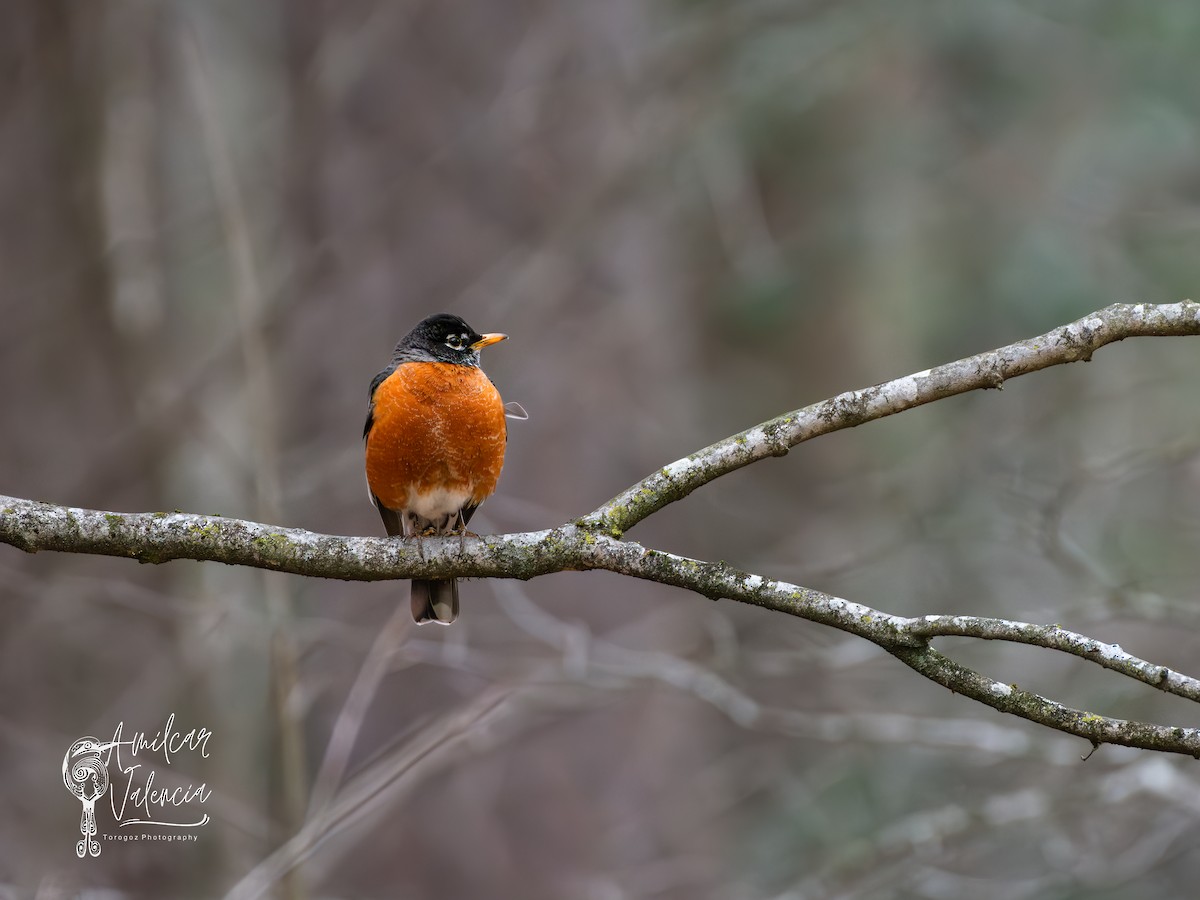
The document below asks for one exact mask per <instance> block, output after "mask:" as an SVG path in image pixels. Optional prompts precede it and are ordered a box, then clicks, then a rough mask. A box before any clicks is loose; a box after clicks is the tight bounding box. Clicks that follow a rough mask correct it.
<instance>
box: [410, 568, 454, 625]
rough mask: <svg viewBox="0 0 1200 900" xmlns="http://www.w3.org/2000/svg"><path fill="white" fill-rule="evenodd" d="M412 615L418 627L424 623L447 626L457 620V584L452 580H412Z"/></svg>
mask: <svg viewBox="0 0 1200 900" xmlns="http://www.w3.org/2000/svg"><path fill="white" fill-rule="evenodd" d="M412 614H413V619H414V620H415V621H416V623H417V624H418V625H424V624H425V623H426V622H437V623H438V624H439V625H449V624H450V623H451V622H453V621H454V620H455V619H457V618H458V582H457V581H455V580H454V579H453V578H444V579H440V580H438V581H426V580H423V579H414V580H413V583H412Z"/></svg>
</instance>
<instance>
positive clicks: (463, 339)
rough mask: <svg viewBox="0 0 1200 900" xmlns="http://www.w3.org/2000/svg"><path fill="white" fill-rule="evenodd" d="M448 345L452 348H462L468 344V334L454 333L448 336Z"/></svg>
mask: <svg viewBox="0 0 1200 900" xmlns="http://www.w3.org/2000/svg"><path fill="white" fill-rule="evenodd" d="M446 346H447V347H449V348H450V349H451V350H461V349H462V348H463V347H465V346H467V336H466V335H465V334H452V335H450V337H448V338H446Z"/></svg>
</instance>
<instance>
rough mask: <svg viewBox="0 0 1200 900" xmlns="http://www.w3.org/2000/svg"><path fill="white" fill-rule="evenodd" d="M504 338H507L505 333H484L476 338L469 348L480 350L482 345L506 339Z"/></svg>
mask: <svg viewBox="0 0 1200 900" xmlns="http://www.w3.org/2000/svg"><path fill="white" fill-rule="evenodd" d="M506 340H508V335H507V334H495V333H493V334H485V335H484V336H483V337H481V338H480V339H479V340H477V341H476V342H475V343H473V344H472V345H471V349H472V350H482V349H483V348H484V347H487V346H489V345H490V344H498V343H500V342H501V341H506Z"/></svg>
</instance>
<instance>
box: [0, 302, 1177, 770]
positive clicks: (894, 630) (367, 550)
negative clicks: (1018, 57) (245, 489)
mask: <svg viewBox="0 0 1200 900" xmlns="http://www.w3.org/2000/svg"><path fill="white" fill-rule="evenodd" d="M1193 334H1200V304H1195V303H1192V302H1190V301H1188V302H1184V303H1175V304H1168V305H1163V306H1149V305H1144V304H1142V305H1118V306H1111V307H1108V308H1107V309H1104V310H1101V311H1100V312H1097V313H1094V314H1092V315H1091V316H1088V317H1086V318H1084V319H1081V320H1079V321H1078V322H1075V323H1072V324H1071V325H1067V326H1064V327H1062V328H1059V329H1056V330H1054V331H1052V332H1049V333H1048V334H1046V335H1043V336H1042V337H1040V338H1035V339H1033V340H1030V341H1022V342H1020V343H1017V344H1013V345H1010V346H1008V347H1002V348H1000V349H999V350H993V351H990V352H988V353H982V354H979V355H978V356H974V357H970V358H968V359H964V360H960V361H958V362H955V363H950V364H948V365H945V366H939V367H938V368H936V369H930V370H929V371H926V372H919V373H917V374H915V375H909V376H907V377H905V378H900V379H897V380H895V381H891V382H887V383H886V384H882V385H877V386H875V387H873V388H867V389H864V390H860V391H852V392H849V393H846V394H842V395H839V396H838V397H834V398H833V399H831V400H827V401H824V402H823V403H819V404H816V405H814V406H810V407H806V408H805V409H801V410H797V411H796V412H793V413H789V414H787V415H785V416H781V417H779V418H777V419H774V420H772V421H770V422H766V423H764V424H762V425H759V426H756V427H755V428H752V429H750V430H749V431H746V432H743V433H742V434H739V435H734V436H733V437H731V438H728V439H726V440H724V441H721V442H720V443H717V444H713V445H712V446H711V447H708V448H707V449H705V450H701V451H699V452H698V453H695V454H693V455H692V456H690V457H688V458H687V459H683V460H679V461H678V462H675V463H672V464H671V465H669V466H667V467H665V468H663V469H661V470H660V471H659V472H656V473H655V474H653V475H651V476H650V477H648V478H646V479H644V480H643V481H641V482H639V483H638V484H637V485H634V486H633V487H631V488H629V489H628V490H627V491H624V492H623V493H622V494H620V495H619V496H617V497H615V498H613V499H612V500H611V501H609V502H608V503H606V504H605V505H604V506H602V507H600V508H599V509H598V510H596V511H595V512H593V513H591V514H590V515H588V516H585V517H583V518H582V519H579V520H577V521H575V522H572V523H566V524H564V525H561V526H559V527H558V528H553V529H549V530H546V531H536V532H528V533H524V534H508V535H490V536H486V537H482V538H477V537H468V538H466V539H465V540H463V541H461V542H460V541H459V539H458V538H456V537H451V538H426V539H424V540H423V541H422V542H421V543H420V545H418V544H417V543H416V542H414V541H405V540H402V539H398V538H376V537H341V536H336V535H327V534H318V533H315V532H310V531H304V530H301V529H293V528H280V527H277V526H274V525H264V524H260V523H257V522H249V521H244V520H240V519H229V518H225V517H222V516H211V515H209V516H206V515H194V514H189V513H179V512H175V513H116V512H102V511H97V510H89V509H78V508H71V507H64V506H57V505H54V504H49V503H41V502H37V501H34V500H24V499H20V498H16V497H4V496H0V543H6V544H10V545H12V546H14V547H17V548H19V549H22V550H25V551H28V552H31V553H35V552H38V551H41V550H57V551H62V552H69V553H93V554H102V555H107V556H120V557H127V558H132V559H137V560H139V561H140V562H145V563H161V562H166V561H168V560H177V559H190V560H200V561H213V562H222V563H226V564H228V565H241V566H255V567H258V568H262V569H270V570H274V571H279V572H289V573H293V574H297V575H308V576H312V577H320V578H339V579H345V580H352V581H379V580H387V579H397V578H413V577H422V578H428V577H438V576H448V575H454V576H459V577H493V578H521V579H529V578H534V577H536V576H539V575H546V574H550V573H552V572H561V571H567V570H586V569H605V570H608V571H611V572H616V573H619V574H624V575H629V576H632V577H635V578H642V579H647V580H650V581H655V582H658V583H660V584H668V585H674V586H676V587H680V588H684V589H686V590H690V591H693V592H695V593H698V594H701V595H702V596H705V597H709V598H711V599H713V600H717V599H723V598H725V599H731V600H736V601H738V602H741V603H749V604H752V605H755V606H761V607H763V608H765V609H770V610H774V611H776V612H782V613H788V614H789V615H793V616H797V617H799V618H803V619H807V620H809V621H811V622H817V623H820V624H823V625H828V626H830V627H832V628H838V629H840V630H842V631H845V632H847V633H849V634H853V635H857V636H858V637H861V638H864V639H866V640H869V641H871V642H872V643H874V644H877V645H878V646H879V647H881V648H883V649H884V650H886V651H887V652H888V653H890V654H892V655H893V656H895V657H896V658H897V659H899V660H900V661H902V662H904V663H905V664H906V665H908V666H909V667H911V668H912V669H914V670H915V671H916V672H918V673H920V674H921V675H923V676H925V677H926V678H929V679H931V680H933V681H935V682H937V683H938V684H941V685H943V686H945V687H947V688H949V689H950V690H952V691H954V692H955V693H959V694H962V695H964V696H966V697H970V698H972V699H974V700H977V701H979V702H980V703H983V704H985V705H987V706H990V707H992V708H993V709H996V710H999V711H1000V712H1004V713H1009V714H1012V715H1016V716H1021V717H1022V718H1025V719H1029V720H1030V721H1032V722H1037V723H1040V724H1042V725H1046V726H1048V727H1050V728H1054V729H1056V730H1058V731H1063V732H1066V733H1068V734H1073V735H1077V736H1078V737H1081V738H1084V739H1086V740H1088V741H1090V742H1092V743H1093V744H1102V743H1111V744H1122V745H1125V746H1130V747H1140V748H1144V749H1149V750H1161V751H1169V752H1173V753H1186V754H1188V755H1191V756H1195V757H1197V758H1200V729H1196V728H1181V727H1170V726H1163V725H1155V724H1150V723H1142V722H1129V721H1124V720H1121V719H1113V718H1108V717H1105V716H1100V715H1096V714H1094V713H1089V712H1084V711H1082V710H1076V709H1072V708H1070V707H1067V706H1063V705H1062V704H1059V703H1057V702H1055V701H1053V700H1050V699H1048V698H1046V697H1042V696H1039V695H1037V694H1033V693H1030V692H1028V691H1025V690H1022V689H1021V688H1020V687H1019V686H1017V685H1011V684H1004V683H1002V682H999V681H996V680H994V679H992V678H989V677H988V676H986V675H983V674H981V673H979V672H976V671H974V670H972V669H969V668H966V667H964V666H962V665H960V664H958V663H956V662H955V661H954V660H952V659H950V658H949V657H947V656H945V655H944V654H942V653H940V652H939V651H937V650H936V649H934V648H933V647H932V646H931V644H930V642H931V641H932V640H934V639H936V638H939V637H946V636H964V637H976V638H981V639H984V640H1005V641H1015V642H1020V643H1025V644H1029V645H1032V646H1038V647H1043V648H1046V649H1049V650H1056V651H1060V652H1064V653H1069V654H1072V655H1074V656H1078V657H1080V658H1082V659H1086V660H1089V661H1091V662H1093V663H1096V664H1097V665H1100V666H1102V667H1104V668H1106V669H1110V670H1112V671H1114V672H1118V673H1120V674H1123V675H1126V676H1128V677H1130V678H1134V679H1136V680H1138V681H1141V682H1144V683H1145V684H1148V685H1151V686H1153V687H1156V688H1158V689H1159V690H1162V691H1164V692H1167V693H1171V694H1175V695H1176V696H1179V697H1183V698H1186V699H1189V700H1193V701H1200V680H1197V679H1195V678H1191V677H1188V676H1186V675H1182V674H1180V673H1178V672H1175V671H1173V670H1171V669H1169V668H1168V667H1166V666H1160V665H1156V664H1153V663H1150V662H1147V661H1145V660H1141V659H1138V658H1137V657H1134V656H1132V655H1130V654H1128V653H1126V652H1125V651H1124V650H1122V649H1121V648H1120V647H1117V646H1115V645H1111V644H1106V643H1103V642H1101V641H1096V640H1093V639H1091V638H1088V637H1086V636H1084V635H1080V634H1076V633H1074V632H1070V631H1066V630H1064V629H1062V628H1059V627H1058V626H1057V625H1035V624H1029V623H1024V622H1010V621H1006V620H1003V619H989V618H980V617H972V616H923V617H917V618H912V619H908V618H903V617H899V616H893V615H890V614H888V613H886V612H882V611H880V610H876V609H872V608H871V607H869V606H865V605H863V604H860V603H854V602H852V601H849V600H844V599H842V598H840V597H834V596H831V595H828V594H823V593H821V592H820V591H815V590H812V589H809V588H804V587H800V586H798V585H793V584H788V583H786V582H780V581H771V580H769V579H766V578H763V577H762V576H759V575H753V574H749V573H746V572H740V571H738V570H736V569H734V568H732V567H730V566H728V565H726V564H725V563H713V562H704V561H701V560H694V559H688V558H686V557H682V556H677V555H674V554H670V553H664V552H661V551H659V550H655V549H652V548H647V547H643V546H641V545H640V544H637V543H635V542H632V541H627V540H623V539H622V535H623V534H624V532H625V531H626V530H628V528H630V527H631V526H632V525H634V524H636V523H637V522H639V521H641V520H642V519H644V518H645V517H646V516H648V515H650V514H652V513H653V512H655V511H656V510H658V509H661V508H663V507H664V506H666V505H667V504H669V503H672V502H674V501H675V500H678V499H680V498H681V497H684V496H686V495H687V494H688V493H690V492H691V491H693V490H695V489H696V488H697V487H699V486H701V485H703V484H706V483H707V482H709V481H712V480H713V479H715V478H718V477H720V476H721V475H723V474H725V473H727V472H731V471H733V470H734V469H737V468H740V467H741V466H744V465H747V464H749V463H751V462H754V461H755V460H758V459H763V458H765V457H767V456H772V455H780V454H783V453H786V452H787V450H788V449H789V448H790V447H792V446H794V445H795V444H797V443H800V442H801V441H804V440H807V439H809V438H811V437H816V436H818V435H821V434H825V433H828V432H830V431H835V430H838V429H840V428H848V427H851V426H853V425H858V424H862V423H863V422H867V421H870V420H871V419H876V418H881V417H883V416H886V415H891V414H892V413H896V412H900V411H902V410H904V409H909V408H911V407H914V406H920V405H921V404H924V403H929V402H931V401H932V400H936V399H939V398H941V397H948V396H951V395H954V394H958V393H962V392H964V391H968V390H973V389H975V388H981V387H999V386H1000V385H1001V384H1002V383H1003V382H1004V381H1005V380H1006V379H1008V378H1013V377H1015V376H1017V375H1022V374H1025V373H1026V372H1032V371H1036V370H1037V369H1042V368H1045V367H1047V366H1051V365H1056V364H1058V363H1064V362H1072V361H1075V360H1079V359H1087V358H1089V357H1090V356H1091V354H1092V353H1093V352H1094V351H1095V350H1096V349H1097V348H1099V347H1102V346H1104V345H1105V344H1108V343H1111V342H1113V341H1118V340H1122V339H1123V338H1126V337H1132V336H1135V335H1193Z"/></svg>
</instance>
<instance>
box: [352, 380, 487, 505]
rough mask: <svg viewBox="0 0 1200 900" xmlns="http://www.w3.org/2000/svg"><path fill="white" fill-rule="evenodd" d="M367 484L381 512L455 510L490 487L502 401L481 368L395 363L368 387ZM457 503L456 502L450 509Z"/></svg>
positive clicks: (477, 500) (483, 495) (476, 499)
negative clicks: (377, 382) (372, 390)
mask: <svg viewBox="0 0 1200 900" xmlns="http://www.w3.org/2000/svg"><path fill="white" fill-rule="evenodd" d="M372 402H373V404H374V412H373V416H374V423H373V424H372V426H371V430H370V432H369V433H368V434H367V448H366V449H367V484H368V485H370V488H371V492H372V493H373V494H374V495H375V496H376V497H378V498H379V501H380V502H381V503H382V504H383V505H384V506H386V507H387V508H388V509H394V510H407V509H418V508H420V509H422V510H423V511H422V515H425V516H427V517H432V516H430V511H431V510H430V505H431V504H432V505H433V506H435V507H450V506H453V509H450V508H443V509H437V510H433V511H435V512H440V513H443V514H444V513H453V512H457V511H458V510H459V509H460V508H461V507H462V506H464V505H466V504H467V503H470V504H471V505H474V506H477V505H479V504H480V503H482V502H483V501H484V499H485V498H486V497H488V496H490V495H491V494H492V493H493V492H494V491H495V490H496V482H497V481H498V480H499V478H500V469H501V468H502V467H503V465H504V448H505V443H506V437H507V430H506V429H507V425H506V423H505V421H504V402H503V401H502V400H501V399H500V393H499V391H497V390H496V387H495V385H493V384H492V382H491V381H490V380H488V377H487V376H486V375H484V374H483V371H482V370H481V369H479V368H477V367H475V366H459V365H454V364H452V363H434V362H421V363H403V364H401V365H399V366H397V367H396V371H394V372H393V373H392V374H391V375H389V376H388V377H387V378H386V379H385V380H384V381H383V382H382V383H381V384H380V385H379V387H377V388H376V389H375V395H374V397H373V398H372ZM456 504H457V505H456Z"/></svg>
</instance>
